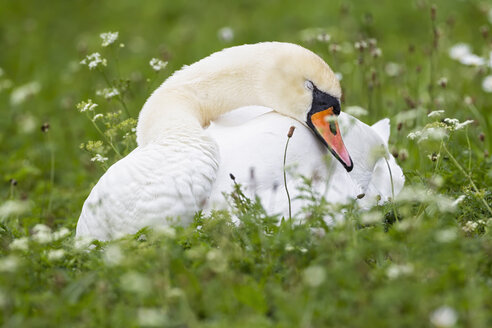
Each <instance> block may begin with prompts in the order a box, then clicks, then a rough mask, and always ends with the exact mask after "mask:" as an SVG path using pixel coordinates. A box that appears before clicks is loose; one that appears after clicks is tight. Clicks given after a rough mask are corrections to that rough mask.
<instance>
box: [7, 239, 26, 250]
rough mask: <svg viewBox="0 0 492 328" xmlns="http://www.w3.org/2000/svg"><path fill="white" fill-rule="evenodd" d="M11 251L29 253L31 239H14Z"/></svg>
mask: <svg viewBox="0 0 492 328" xmlns="http://www.w3.org/2000/svg"><path fill="white" fill-rule="evenodd" d="M9 247H10V249H12V250H14V249H15V250H19V251H27V250H28V249H29V238H27V237H21V238H17V239H14V240H13V241H12V242H11V243H10V246H9Z"/></svg>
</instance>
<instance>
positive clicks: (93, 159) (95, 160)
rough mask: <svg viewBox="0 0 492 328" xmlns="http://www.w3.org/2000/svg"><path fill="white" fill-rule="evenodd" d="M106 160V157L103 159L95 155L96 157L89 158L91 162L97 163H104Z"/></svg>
mask: <svg viewBox="0 0 492 328" xmlns="http://www.w3.org/2000/svg"><path fill="white" fill-rule="evenodd" d="M107 160H108V158H107V157H104V156H103V155H101V154H96V156H94V157H92V158H91V162H99V163H104V162H106V161H107Z"/></svg>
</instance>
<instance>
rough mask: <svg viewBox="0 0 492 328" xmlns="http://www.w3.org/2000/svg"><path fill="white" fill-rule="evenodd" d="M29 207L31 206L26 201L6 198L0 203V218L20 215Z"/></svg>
mask: <svg viewBox="0 0 492 328" xmlns="http://www.w3.org/2000/svg"><path fill="white" fill-rule="evenodd" d="M30 208H31V206H30V205H29V203H28V202H25V201H20V200H7V201H6V202H4V203H3V204H2V205H0V218H2V219H3V218H8V217H10V216H17V215H20V214H23V213H25V212H27V211H29V209H30Z"/></svg>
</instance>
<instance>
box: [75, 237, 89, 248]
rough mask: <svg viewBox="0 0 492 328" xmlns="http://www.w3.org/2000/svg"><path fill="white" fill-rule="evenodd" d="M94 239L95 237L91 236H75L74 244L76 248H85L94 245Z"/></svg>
mask: <svg viewBox="0 0 492 328" xmlns="http://www.w3.org/2000/svg"><path fill="white" fill-rule="evenodd" d="M93 241H94V239H92V238H90V237H89V236H79V237H77V238H75V240H74V244H73V246H74V248H75V249H78V250H85V249H87V248H90V246H92V242H93Z"/></svg>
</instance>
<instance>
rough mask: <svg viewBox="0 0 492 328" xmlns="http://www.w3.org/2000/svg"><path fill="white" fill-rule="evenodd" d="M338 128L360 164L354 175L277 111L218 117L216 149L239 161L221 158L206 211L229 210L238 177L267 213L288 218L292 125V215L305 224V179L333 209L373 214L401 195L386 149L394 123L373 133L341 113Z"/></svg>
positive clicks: (213, 130)
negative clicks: (349, 206)
mask: <svg viewBox="0 0 492 328" xmlns="http://www.w3.org/2000/svg"><path fill="white" fill-rule="evenodd" d="M338 123H339V126H340V132H341V134H342V135H343V140H344V143H345V146H346V148H347V150H348V152H349V153H350V154H351V156H352V159H353V160H354V163H355V164H354V169H353V170H352V171H351V172H347V171H346V169H345V168H344V166H343V165H342V164H341V163H340V162H339V161H336V160H332V157H331V156H327V152H326V148H325V147H324V146H323V145H322V144H321V143H320V142H319V141H318V140H316V138H313V136H312V132H311V131H310V129H309V128H307V127H305V126H304V125H303V124H302V123H300V122H298V121H296V120H294V119H292V118H290V117H287V116H284V115H280V114H278V113H276V112H275V111H273V110H272V109H271V108H265V107H261V106H248V107H244V108H240V109H236V110H234V111H232V112H229V113H227V114H224V115H222V116H220V117H219V118H218V119H217V120H215V121H213V122H211V124H210V126H209V127H208V128H207V131H208V132H209V133H210V136H211V137H212V138H213V139H214V140H215V141H216V142H217V144H218V146H219V149H220V152H221V154H234V155H233V156H231V155H230V156H227V157H225V156H223V157H222V158H221V161H220V165H219V170H218V172H217V177H216V181H215V183H214V185H213V188H212V191H211V194H210V198H209V200H208V202H207V204H206V206H205V211H206V212H210V211H211V210H213V209H222V208H227V207H229V206H230V204H229V203H228V202H227V199H226V198H225V197H224V193H225V194H229V193H231V192H232V191H233V189H234V185H233V183H232V181H231V178H230V174H233V176H234V178H235V179H234V180H235V182H236V183H239V184H240V185H241V186H242V187H243V191H244V192H245V194H246V195H247V196H248V197H251V198H255V197H258V199H259V200H260V202H261V203H262V205H263V207H264V209H265V210H266V212H267V213H268V214H270V215H283V216H284V217H288V199H287V194H286V191H285V188H284V181H283V156H284V147H285V142H286V139H287V137H286V134H287V131H288V130H289V128H290V127H291V126H294V127H296V129H295V132H294V135H293V136H292V138H291V140H290V143H289V148H288V151H287V162H288V163H291V164H295V167H294V170H292V174H288V178H287V186H288V189H289V190H290V192H291V194H292V195H293V197H292V202H291V204H292V209H293V212H292V213H294V216H299V217H302V215H298V214H300V213H299V212H300V211H301V210H302V209H303V207H305V206H306V204H307V203H308V202H307V201H305V200H303V199H302V198H299V197H296V196H299V195H300V192H299V191H298V188H299V187H301V186H302V185H303V181H302V177H303V176H304V177H316V178H315V179H313V181H312V188H313V189H314V190H315V191H316V192H317V193H318V194H320V195H321V196H323V197H325V198H326V200H327V201H328V202H330V203H339V204H346V203H348V202H350V201H353V200H356V201H357V204H358V205H359V207H361V208H363V209H369V208H370V207H372V206H374V205H377V204H381V203H383V202H385V201H388V199H389V198H390V197H392V196H393V194H395V195H397V194H398V193H399V192H400V191H401V189H402V188H403V185H404V182H405V178H404V175H403V172H402V170H401V168H400V166H399V165H398V164H397V163H396V161H395V159H394V158H393V156H391V155H390V152H389V150H388V140H389V136H390V121H389V119H387V118H386V119H383V120H380V121H379V122H377V123H375V124H374V125H372V126H369V125H367V124H365V123H363V122H361V121H359V120H358V119H357V118H355V117H353V116H351V115H349V114H346V113H343V112H341V113H340V115H339V116H338ZM272 127H275V129H272ZM386 161H387V163H386ZM388 166H389V170H391V175H392V176H391V177H390V171H389V170H388ZM287 171H288V172H289V171H290V170H287ZM392 180H393V185H392V184H391V181H392ZM304 216H305V215H304Z"/></svg>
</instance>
